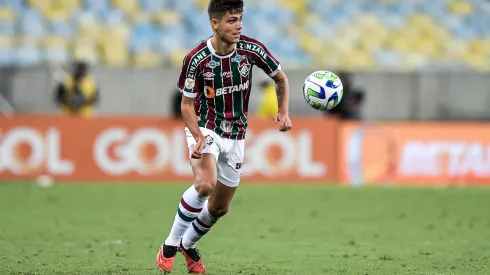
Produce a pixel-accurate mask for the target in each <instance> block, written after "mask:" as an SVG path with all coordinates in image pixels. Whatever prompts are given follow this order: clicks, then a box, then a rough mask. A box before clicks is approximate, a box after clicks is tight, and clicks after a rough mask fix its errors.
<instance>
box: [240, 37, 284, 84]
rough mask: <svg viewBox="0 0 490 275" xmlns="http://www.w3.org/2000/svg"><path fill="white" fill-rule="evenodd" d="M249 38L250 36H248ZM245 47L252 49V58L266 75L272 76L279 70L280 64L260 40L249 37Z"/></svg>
mask: <svg viewBox="0 0 490 275" xmlns="http://www.w3.org/2000/svg"><path fill="white" fill-rule="evenodd" d="M249 39H250V38H249ZM247 44H248V45H246V46H245V47H246V48H248V49H251V50H252V54H251V56H252V60H253V61H254V62H255V65H257V67H259V68H260V69H262V70H263V71H264V72H265V73H266V74H267V75H268V76H270V77H273V76H275V75H276V74H277V73H278V72H280V71H281V64H280V63H279V61H278V60H277V59H276V58H275V57H274V56H273V55H272V53H271V52H270V51H269V49H267V47H266V46H265V45H264V44H262V43H261V42H259V41H257V40H255V39H250V41H247Z"/></svg>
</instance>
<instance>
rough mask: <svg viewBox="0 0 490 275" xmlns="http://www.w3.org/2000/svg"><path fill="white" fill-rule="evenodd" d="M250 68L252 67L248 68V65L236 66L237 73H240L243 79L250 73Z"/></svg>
mask: <svg viewBox="0 0 490 275" xmlns="http://www.w3.org/2000/svg"><path fill="white" fill-rule="evenodd" d="M251 67H252V66H250V64H242V65H240V66H238V72H240V74H241V75H242V76H243V77H247V76H248V74H249V73H250V69H251Z"/></svg>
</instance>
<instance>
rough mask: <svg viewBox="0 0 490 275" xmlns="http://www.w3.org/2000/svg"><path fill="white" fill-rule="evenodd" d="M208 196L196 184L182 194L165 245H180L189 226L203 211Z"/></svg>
mask: <svg viewBox="0 0 490 275" xmlns="http://www.w3.org/2000/svg"><path fill="white" fill-rule="evenodd" d="M207 200H208V197H203V196H201V195H199V193H198V192H197V191H196V188H194V185H192V186H191V187H189V189H187V190H186V191H185V192H184V195H182V199H181V200H180V203H179V208H178V209H177V214H176V215H175V220H174V223H173V225H172V229H171V230H170V234H169V235H168V237H167V239H166V240H165V245H169V246H178V245H179V244H180V240H181V239H182V237H183V236H184V233H185V232H186V230H187V228H189V226H190V225H191V223H192V221H194V220H195V219H196V217H197V216H198V215H199V213H200V212H201V210H202V208H203V207H204V205H205V204H206V202H207Z"/></svg>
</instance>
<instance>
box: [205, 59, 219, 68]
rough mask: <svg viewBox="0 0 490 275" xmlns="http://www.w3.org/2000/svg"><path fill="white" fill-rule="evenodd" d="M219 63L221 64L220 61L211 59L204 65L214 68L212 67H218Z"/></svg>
mask: <svg viewBox="0 0 490 275" xmlns="http://www.w3.org/2000/svg"><path fill="white" fill-rule="evenodd" d="M219 65H221V62H217V61H214V60H211V61H209V62H208V63H207V64H206V67H208V68H211V69H214V68H216V67H218V66H219Z"/></svg>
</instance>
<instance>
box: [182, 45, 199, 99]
mask: <svg viewBox="0 0 490 275" xmlns="http://www.w3.org/2000/svg"><path fill="white" fill-rule="evenodd" d="M177 89H178V90H179V91H180V92H181V93H182V94H183V95H184V96H186V97H190V98H195V97H196V96H197V93H198V91H199V85H198V75H197V71H196V70H195V68H191V58H190V56H189V55H187V56H186V57H185V58H184V61H183V64H182V71H181V72H180V77H179V83H178V84H177Z"/></svg>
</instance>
